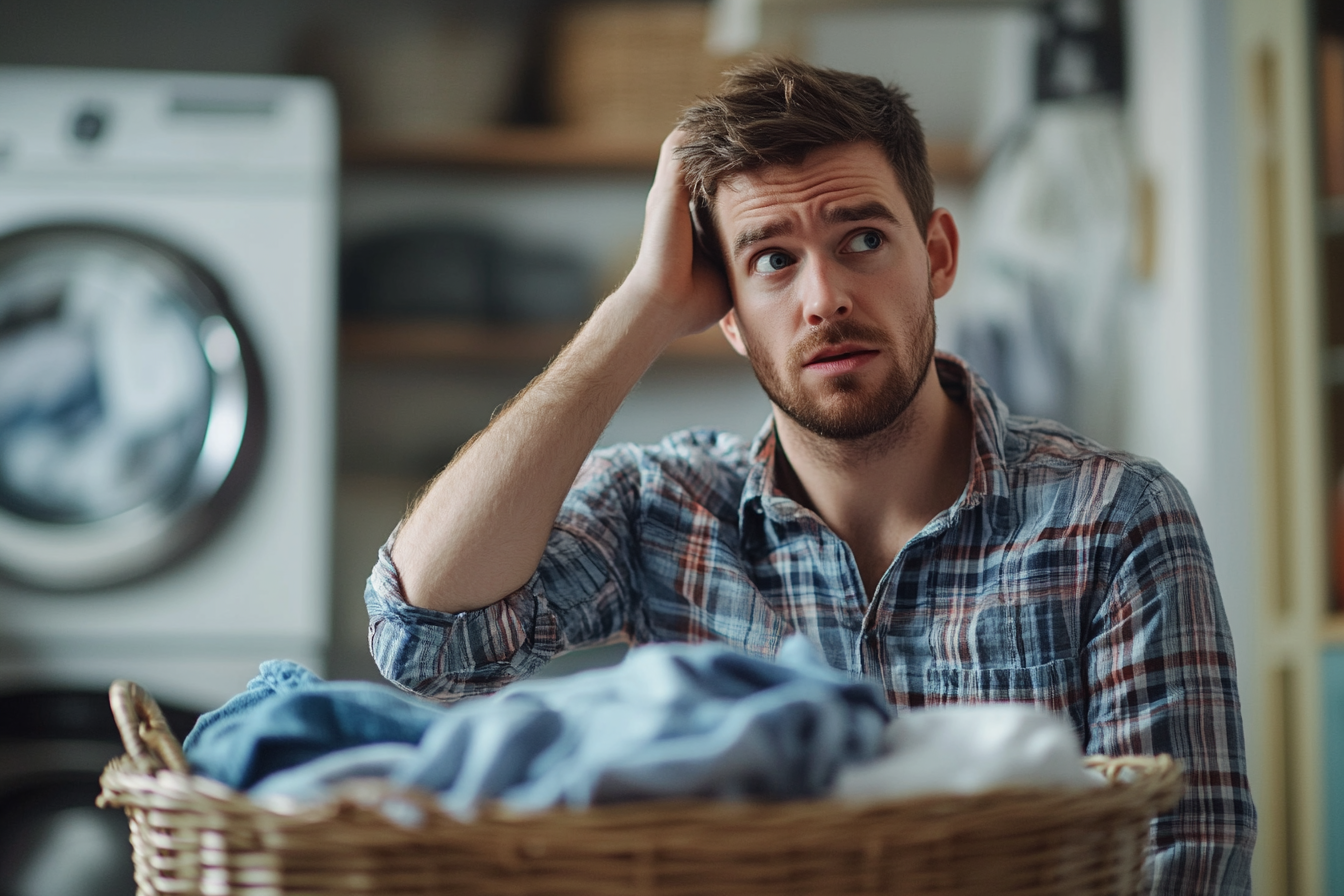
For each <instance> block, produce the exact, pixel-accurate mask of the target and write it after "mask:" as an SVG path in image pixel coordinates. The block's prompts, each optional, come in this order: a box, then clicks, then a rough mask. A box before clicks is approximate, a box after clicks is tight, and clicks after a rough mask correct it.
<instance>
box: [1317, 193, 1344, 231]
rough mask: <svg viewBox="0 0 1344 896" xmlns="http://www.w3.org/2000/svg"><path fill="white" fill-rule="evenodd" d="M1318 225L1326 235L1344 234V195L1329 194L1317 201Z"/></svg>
mask: <svg viewBox="0 0 1344 896" xmlns="http://www.w3.org/2000/svg"><path fill="white" fill-rule="evenodd" d="M1316 216H1317V225H1318V226H1319V227H1320V229H1321V233H1323V234H1325V235H1326V236H1339V235H1340V234H1344V196H1327V197H1326V198H1324V199H1322V200H1321V201H1320V202H1319V203H1317V211H1316Z"/></svg>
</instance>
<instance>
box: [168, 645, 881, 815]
mask: <svg viewBox="0 0 1344 896" xmlns="http://www.w3.org/2000/svg"><path fill="white" fill-rule="evenodd" d="M889 718H890V709H889V708H888V707H887V705H886V703H885V702H884V700H883V697H882V692H881V690H880V689H879V688H878V687H876V686H875V685H873V684H871V683H867V682H861V681H854V680H851V679H850V678H849V677H848V676H846V675H845V674H844V673H842V672H839V671H837V670H835V669H832V668H831V667H829V666H827V665H826V664H825V663H824V662H823V661H822V660H821V659H820V658H819V657H818V656H817V655H816V653H815V651H814V649H813V648H812V645H811V644H810V643H809V642H808V641H807V640H806V639H805V638H803V637H801V636H794V637H792V638H789V639H787V640H786V641H785V643H784V645H783V646H782V647H781V649H780V653H779V656H778V657H777V658H776V659H775V661H773V662H772V661H769V660H763V659H757V658H753V657H747V656H743V655H740V654H738V653H735V652H734V651H732V650H731V649H729V648H727V647H724V646H722V645H717V644H698V645H686V644H660V645H651V646H648V647H641V648H638V649H635V650H632V651H630V653H629V654H628V655H627V656H626V658H625V660H624V661H623V662H622V663H621V664H620V665H618V666H613V667H610V668H606V669H595V670H591V671H588V672H584V673H580V674H578V675H573V676H570V677H568V678H558V679H550V680H545V681H530V682H521V683H518V684H515V685H512V686H511V687H509V688H507V689H505V690H503V691H501V692H499V693H497V694H493V695H491V696H488V697H481V698H477V699H474V700H468V701H464V702H462V703H459V704H456V705H453V706H449V707H440V706H437V705H433V704H428V703H427V702H425V701H421V700H417V699H415V698H411V697H408V696H406V695H403V694H401V693H399V692H397V691H394V690H393V689H391V688H390V687H385V686H381V685H374V684H368V683H356V682H323V681H321V680H320V679H318V678H317V677H316V676H315V675H313V674H312V673H311V672H308V671H307V670H305V669H302V667H299V666H296V665H295V664H292V663H285V662H279V661H273V662H270V663H267V664H265V665H263V667H262V670H261V674H260V675H259V676H258V677H257V679H255V680H254V681H253V682H252V683H251V684H250V685H249V686H248V690H247V691H245V692H244V693H243V694H241V695H239V696H238V697H235V698H234V700H232V701H230V702H229V703H227V704H225V705H224V706H223V707H221V708H220V709H219V710H216V711H215V712H214V713H209V714H207V715H206V716H203V717H202V718H201V721H200V722H199V723H198V725H197V727H196V728H195V729H194V730H193V731H192V733H191V736H189V737H188V738H187V742H186V744H185V748H186V753H187V757H188V759H189V760H190V761H191V762H192V764H193V766H194V767H195V768H196V769H197V771H199V772H200V773H202V774H205V775H207V776H209V777H213V778H216V779H218V780H221V781H224V783H226V784H230V785H231V786H233V787H235V788H239V789H248V788H250V793H252V795H254V796H257V797H273V796H285V797H291V798H295V799H299V800H305V801H306V800H320V799H322V798H324V797H325V796H327V795H328V794H329V793H330V792H331V788H333V787H334V786H336V785H338V784H339V783H340V782H342V781H347V780H350V779H352V778H362V777H369V776H371V775H372V776H378V777H386V778H388V779H390V780H391V781H392V782H394V783H395V784H398V785H403V786H407V787H415V788H418V789H421V790H429V791H434V792H437V793H438V794H439V795H440V802H441V804H442V805H443V807H444V808H445V809H446V810H447V811H449V812H452V813H454V814H456V815H458V816H459V817H470V816H471V814H472V813H473V812H474V810H475V808H476V807H477V806H478V805H479V804H480V803H482V802H483V801H487V800H499V801H500V802H502V803H504V804H505V805H507V806H509V807H511V808H514V809H519V810H540V809H544V808H547V807H550V806H556V805H567V806H586V805H590V804H594V803H606V802H617V801H623V800H639V799H649V798H655V797H676V796H685V797H720V798H734V797H757V798H779V799H783V798H799V797H808V796H820V795H822V794H824V793H826V792H827V790H828V789H829V788H830V786H831V784H832V782H833V781H834V779H835V776H836V774H837V772H838V770H839V769H840V768H841V766H843V765H845V764H848V763H852V762H859V761H863V760H866V759H870V758H872V757H874V756H876V755H877V754H878V752H879V751H880V749H881V747H882V733H883V730H884V727H885V724H886V722H887V721H888V719H889ZM411 745H413V746H411Z"/></svg>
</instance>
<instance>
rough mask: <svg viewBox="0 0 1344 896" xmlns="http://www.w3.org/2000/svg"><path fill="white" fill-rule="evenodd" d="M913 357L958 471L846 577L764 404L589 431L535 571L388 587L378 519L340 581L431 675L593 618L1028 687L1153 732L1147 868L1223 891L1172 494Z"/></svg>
mask: <svg viewBox="0 0 1344 896" xmlns="http://www.w3.org/2000/svg"><path fill="white" fill-rule="evenodd" d="M937 367H938V376H939V380H940V382H941V384H942V387H943V389H944V391H945V392H946V393H947V394H948V395H950V396H951V397H952V398H953V399H954V400H956V401H958V402H964V403H966V404H967V405H968V406H969V408H970V410H971V413H972V417H973V419H974V443H973V445H972V449H971V452H970V456H969V457H968V458H967V463H968V481H967V486H966V490H965V491H964V492H963V494H962V495H961V497H960V498H959V499H958V500H957V501H956V502H955V503H954V504H953V506H952V507H950V508H948V509H947V510H945V511H943V512H942V513H940V514H938V515H937V516H936V517H934V519H933V520H931V521H930V522H929V524H928V525H927V526H925V527H924V529H923V531H921V532H919V533H918V534H917V535H916V536H915V537H913V538H912V539H910V541H909V542H908V543H907V544H906V545H905V547H904V548H903V549H902V550H901V551H900V553H899V554H897V555H896V557H894V558H893V559H892V562H891V565H890V567H889V568H888V569H887V571H886V573H885V575H884V576H883V577H882V580H881V581H880V582H879V583H878V585H877V587H876V589H875V593H874V594H873V595H872V598H871V600H870V599H869V595H868V594H867V593H866V592H865V591H864V588H863V583H862V580H861V578H860V576H859V571H858V566H857V564H856V563H855V561H854V557H853V554H852V553H851V552H850V549H849V546H848V545H847V544H846V543H845V542H844V541H843V540H842V539H840V538H839V537H838V536H837V535H836V534H835V533H834V532H833V531H832V530H831V529H830V528H829V527H828V526H827V525H826V523H825V522H824V521H823V520H822V519H821V518H820V517H819V516H817V514H815V513H813V512H812V511H811V510H809V509H807V508H806V507H803V506H801V505H799V504H797V503H796V502H794V501H793V500H791V499H790V498H789V497H788V496H787V495H785V494H784V493H783V492H782V491H781V490H780V489H779V488H778V487H777V486H776V484H775V478H774V459H775V452H776V450H777V443H776V439H775V434H774V430H773V428H772V427H771V426H769V425H767V426H766V427H765V429H764V430H763V431H762V432H761V433H760V435H759V436H758V437H757V439H756V441H755V442H754V443H752V444H748V443H746V442H745V441H743V440H742V439H740V438H738V437H736V436H733V435H730V434H727V433H720V432H709V431H704V430H696V431H689V432H681V433H676V434H673V435H671V436H669V437H668V438H667V439H665V440H664V441H663V442H661V443H660V444H658V445H653V446H642V447H641V446H635V445H620V446H616V447H614V448H610V449H604V450H602V451H597V452H594V453H593V455H592V456H591V457H590V458H589V459H588V461H587V463H586V464H585V465H584V467H583V470H582V471H581V472H580V474H579V476H578V478H577V480H576V482H575V485H574V488H573V490H572V491H571V492H570V494H569V497H568V498H567V499H566V501H565V504H564V507H563V508H562V510H561V512H560V515H559V517H558V519H557V520H556V524H555V527H554V529H553V531H552V534H551V538H550V542H549V544H548V546H547V548H546V553H545V556H544V557H543V559H542V561H541V564H540V566H539V567H538V569H537V571H536V573H535V574H534V575H533V576H532V578H531V580H530V581H529V582H528V583H527V584H526V585H525V586H524V587H522V588H520V589H519V590H518V591H517V592H515V593H514V594H511V595H509V596H508V597H506V598H505V599H503V600H501V601H499V602H498V603H496V604H493V605H491V606H489V607H486V608H484V609H481V610H477V611H474V612H471V613H463V614H459V615H453V614H445V613H436V612H434V611H432V610H424V609H420V608H417V607H413V606H411V605H410V604H408V603H407V602H406V600H405V597H404V595H403V594H402V591H401V585H400V581H399V579H398V575H397V570H396V568H395V566H394V565H393V563H392V560H391V555H390V552H389V548H390V544H391V541H389V545H388V546H387V547H385V548H384V550H383V551H382V552H381V553H380V555H379V558H378V562H377V565H376V566H375V568H374V570H373V575H372V576H371V577H370V579H369V585H368V588H367V590H366V592H365V601H366V603H367V605H368V609H369V618H370V646H371V648H372V650H373V653H374V657H375V659H376V660H377V661H378V664H379V667H380V668H381V669H382V671H383V674H384V675H386V676H387V677H388V678H389V679H391V680H392V681H394V682H396V683H397V684H400V685H401V686H402V687H404V688H407V689H408V690H411V691H414V692H417V693H420V694H424V695H427V696H434V697H436V698H439V699H456V698H458V697H461V696H464V695H472V694H480V693H487V692H489V691H492V690H494V689H496V688H498V687H500V686H501V685H503V684H505V683H508V682H510V681H514V680H516V679H519V678H523V677H526V676H528V675H530V674H532V673H533V672H535V671H537V670H538V669H540V668H541V667H542V666H544V665H545V664H546V662H547V661H549V660H550V659H551V658H552V657H554V656H555V655H556V654H558V653H561V652H563V651H566V650H569V649H572V648H575V647H581V646H585V645H589V644H596V643H602V642H604V641H608V640H611V639H621V640H625V641H629V642H631V643H634V644H644V643H649V642H659V641H683V642H685V641H719V642H723V643H727V644H732V645H735V646H737V647H738V648H739V649H741V650H742V651H745V652H746V653H749V654H752V655H756V656H761V657H770V656H773V655H774V654H775V652H776V651H777V650H778V649H779V645H780V643H781V642H782V640H783V639H784V638H785V637H786V636H787V635H788V634H790V633H792V632H799V633H802V634H803V635H805V636H806V637H807V638H808V639H809V640H810V641H811V642H812V643H813V644H814V645H816V647H817V649H818V650H819V651H820V652H821V654H822V655H823V656H824V657H825V659H826V661H827V662H829V663H830V664H831V665H833V666H835V667H836V668H838V669H843V670H846V671H848V672H851V673H853V674H855V675H859V676H862V677H865V678H867V679H868V680H870V681H872V682H874V683H876V684H878V685H879V686H880V687H882V688H883V689H884V690H885V692H886V696H887V700H888V701H889V702H890V703H891V704H892V705H893V706H894V707H896V708H897V709H898V710H899V709H901V708H906V707H910V708H914V707H921V706H935V705H942V704H949V703H986V702H1017V703H1029V704H1035V705H1037V706H1040V707H1043V708H1045V709H1048V710H1051V711H1054V712H1058V713H1063V714H1064V715H1066V716H1067V717H1068V719H1069V720H1070V722H1071V724H1072V726H1073V729H1074V732H1075V734H1076V735H1077V737H1078V740H1079V743H1080V744H1081V746H1082V748H1083V750H1084V751H1085V752H1087V753H1098V754H1106V755H1123V754H1130V753H1138V754H1154V753H1170V754H1172V755H1174V756H1176V757H1177V758H1178V759H1180V760H1181V761H1182V762H1183V763H1184V765H1185V768H1186V776H1187V777H1186V780H1187V783H1188V789H1187V791H1186V795H1185V797H1184V798H1183V799H1182V801H1181V803H1180V805H1179V806H1177V807H1176V809H1175V810H1173V811H1172V812H1169V813H1166V814H1164V815H1163V816H1161V817H1160V818H1158V819H1157V821H1156V822H1155V823H1154V825H1153V831H1152V846H1153V861H1152V872H1153V874H1154V878H1155V891H1156V892H1158V893H1170V894H1177V893H1179V894H1191V893H1219V894H1224V893H1246V892H1248V891H1249V887H1250V857H1251V850H1252V847H1253V845H1254V842H1255V809H1254V806H1253V805H1252V802H1251V797H1250V788H1249V783H1248V781H1247V777H1246V755H1245V748H1244V745H1243V739H1242V727H1241V715H1240V705H1239V701H1238V695H1237V685H1236V670H1235V663H1234V660H1233V651H1232V640H1231V636H1230V634H1229V632H1228V626H1227V620H1226V618H1225V616H1224V613H1223V607H1222V603H1221V600H1220V597H1219V593H1218V584H1217V581H1216V579H1215V577H1214V572H1213V563H1212V560H1211V558H1210V556H1209V551H1208V547H1207V545H1206V543H1205V540H1204V535H1203V531H1202V529H1201V527H1200V524H1199V519H1198V517H1197V516H1196V514H1195V510H1194V508H1193V506H1192V505H1191V502H1190V498H1189V496H1188V495H1187V494H1186V492H1185V490H1184V488H1182V487H1181V484H1180V483H1179V482H1177V481H1176V480H1175V479H1174V478H1173V477H1172V476H1171V474H1170V473H1168V472H1167V471H1166V470H1164V469H1163V468H1162V467H1161V466H1160V465H1159V464H1157V463H1155V462H1153V461H1150V460H1145V459H1143V458H1139V457H1135V456H1133V455H1129V454H1125V453H1123V452H1118V451H1111V450H1109V449H1106V448H1104V447H1102V446H1100V445H1097V444H1096V443H1094V442H1091V441H1089V440H1087V439H1085V438H1082V437H1081V436H1079V435H1077V434H1076V433H1073V432H1071V431H1069V430H1068V429H1066V428H1064V427H1062V426H1060V425H1058V424H1056V423H1052V422H1050V421H1046V420H1037V419H1031V418H1024V417H1014V416H1010V415H1009V414H1008V411H1007V409H1006V408H1005V407H1004V406H1003V405H1002V403H1000V402H999V401H998V399H996V398H995V397H994V395H993V394H992V392H991V391H990V390H989V388H988V387H987V386H986V385H985V383H984V382H983V381H982V380H980V379H979V378H978V377H976V376H975V375H974V374H973V373H972V372H971V371H970V370H969V369H968V368H966V367H965V365H964V364H963V363H962V362H960V361H959V360H958V359H956V358H953V357H951V356H949V355H939V357H938V361H937ZM874 487H875V488H876V487H881V483H874ZM394 537H395V536H394Z"/></svg>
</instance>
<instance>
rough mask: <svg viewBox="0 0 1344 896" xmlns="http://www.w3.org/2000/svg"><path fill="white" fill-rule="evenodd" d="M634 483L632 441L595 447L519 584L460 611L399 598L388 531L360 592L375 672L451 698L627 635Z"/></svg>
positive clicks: (486, 688)
mask: <svg viewBox="0 0 1344 896" xmlns="http://www.w3.org/2000/svg"><path fill="white" fill-rule="evenodd" d="M638 482H639V474H638V469H637V463H636V461H635V457H634V453H633V450H632V449H630V448H628V447H624V446H622V447H618V448H613V449H607V450H604V451H601V452H595V453H594V454H593V455H592V456H591V457H589V458H588V460H587V461H586V462H585V463H584V466H583V468H582V469H581V471H580V473H579V476H578V478H577V479H576V480H575V484H574V488H573V489H572V490H571V492H570V494H569V496H568V498H566V500H565V503H564V506H563V507H562V509H561V511H560V514H559V516H558V517H557V519H556V523H555V526H554V527H553V528H552V530H551V535H550V539H549V540H548V542H547V545H546V550H545V552H544V554H543V556H542V559H541V562H540V564H539V565H538V567H537V570H536V572H534V573H533V575H532V577H531V579H529V580H528V582H527V584H525V585H524V586H523V587H521V588H519V589H518V590H517V591H515V592H513V593H512V594H510V595H508V596H507V597H505V598H504V599H502V600H500V601H498V602H496V603H493V604H491V605H489V606H487V607H484V608H482V609H479V610H472V611H470V612H466V613H443V612H439V611H436V610H427V609H422V608H420V607H415V606H412V605H411V604H410V603H409V602H408V601H407V600H406V597H405V594H404V592H403V590H402V587H401V579H400V576H399V575H398V573H397V569H396V566H395V564H394V563H393V561H392V555H391V549H392V545H393V544H394V543H395V541H396V536H397V533H396V532H395V531H394V532H393V533H392V536H391V537H390V538H389V539H388V541H387V543H386V544H385V545H384V546H383V547H382V549H381V550H380V551H379V552H378V561H377V564H376V565H375V567H374V569H373V573H372V575H370V576H369V580H368V584H367V586H366V587H365V591H364V603H365V605H366V607H367V609H368V612H369V649H370V651H371V652H372V654H373V658H374V661H375V662H376V663H377V665H378V668H379V670H380V671H381V672H382V673H383V675H384V677H386V678H387V679H388V680H389V681H391V682H393V683H394V684H396V685H398V686H400V687H402V688H405V689H406V690H409V691H413V692H415V693H417V694H421V695H423V696H427V697H434V698H437V699H441V700H455V699H457V698H460V697H467V696H474V695H477V694H483V693H488V692H490V691H494V690H496V689H498V688H500V687H502V686H504V685H506V684H508V683H510V682H512V681H515V680H517V679H520V678H526V677H528V676H529V675H532V674H534V673H535V672H537V671H538V670H539V669H540V668H541V667H542V666H544V665H545V664H546V663H547V662H549V661H550V660H551V659H552V658H553V657H555V656H556V655H558V654H560V653H562V652H564V651H566V650H570V649H573V648H577V647H584V646H589V645H593V644H601V643H605V642H608V641H612V640H619V639H622V638H624V639H627V640H628V639H629V638H630V637H631V633H632V629H633V626H634V623H633V622H632V618H633V614H632V612H631V602H632V595H633V594H634V593H635V590H636V584H637V583H636V582H635V578H636V572H635V568H634V565H633V560H632V553H633V548H632V545H633V542H634V538H635V528H636V526H637V521H636V517H637V512H636V511H637V508H638V504H639V497H638Z"/></svg>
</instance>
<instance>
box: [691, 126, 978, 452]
mask: <svg viewBox="0 0 1344 896" xmlns="http://www.w3.org/2000/svg"><path fill="white" fill-rule="evenodd" d="M715 200H716V204H717V212H718V214H717V220H718V230H719V233H720V234H722V237H721V238H722V240H723V242H724V257H725V258H726V259H727V268H728V278H729V283H730V284H731V286H732V291H733V310H732V311H731V312H729V315H728V316H727V317H726V318H725V319H724V331H725V333H726V334H727V335H728V338H729V340H730V341H733V342H734V345H735V346H737V347H738V348H739V350H740V351H745V353H746V354H747V357H748V358H749V359H750V360H751V364H752V367H753V369H754V370H755V371H756V376H757V378H758V379H759V380H760V381H761V385H762V387H763V388H764V389H765V391H766V394H767V395H768V396H769V397H770V400H771V401H772V402H774V404H775V406H776V407H778V408H779V409H780V410H782V411H783V412H784V413H786V414H787V415H788V416H790V417H792V418H793V419H794V420H795V421H797V422H798V423H799V424H800V425H801V426H803V427H804V428H806V429H808V430H810V431H812V432H814V433H816V434H817V435H820V436H823V437H825V438H831V439H858V438H862V437H864V436H867V435H871V434H873V433H877V432H881V431H883V430H885V429H887V428H889V427H890V426H892V425H893V424H894V423H895V422H896V421H897V420H898V419H899V418H900V416H901V414H902V413H903V412H904V411H905V409H906V408H907V407H908V406H909V405H910V403H911V401H913V400H914V398H915V396H916V394H917V393H918V392H919V390H920V388H921V387H922V385H923V384H924V381H925V379H926V377H927V375H928V372H929V370H930V369H931V367H932V359H933V346H934V315H933V300H934V298H935V296H936V295H942V294H943V293H945V292H946V291H947V288H949V287H950V286H951V279H950V278H951V274H952V273H954V272H955V255H956V233H955V228H954V227H953V225H952V224H951V218H950V216H947V214H946V212H938V213H935V216H934V219H933V220H932V221H931V222H930V224H931V229H930V242H929V243H928V244H926V241H925V239H924V238H922V237H921V236H920V234H919V229H918V227H917V226H916V222H915V220H914V218H913V216H912V215H911V212H910V208H909V205H908V204H907V203H906V200H905V194H904V192H903V191H902V190H901V188H900V185H899V184H898V183H897V181H896V175H895V173H894V172H893V171H892V168H891V165H890V163H889V162H888V161H887V159H886V156H885V155H883V153H882V152H881V150H879V149H878V148H877V146H875V145H873V144H868V143H857V144H845V145H841V146H831V147H825V148H822V149H817V150H814V151H813V152H811V153H810V154H808V156H807V158H806V159H804V161H803V162H802V163H801V164H799V165H790V166H784V165H774V166H769V167H766V168H762V169H759V170H757V171H752V172H747V173H744V174H741V175H738V176H736V177H734V178H732V179H730V180H728V181H726V182H725V183H724V184H722V185H721V186H720V188H719V190H718V193H717V195H716V197H715ZM948 229H951V237H950V249H951V255H952V259H951V269H950V270H947V269H946V267H947V266H946V265H943V266H942V267H940V269H939V272H938V274H937V281H938V282H937V283H935V276H934V274H933V273H931V267H930V259H931V255H932V254H934V251H933V249H932V248H931V247H932V244H933V242H935V241H937V240H942V241H943V243H942V244H940V245H939V247H938V249H939V251H942V252H943V254H946V249H947V248H948V246H947V245H946V244H947V242H948V238H947V230H948ZM935 231H936V232H935ZM943 281H946V282H945V283H944V282H943Z"/></svg>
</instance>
